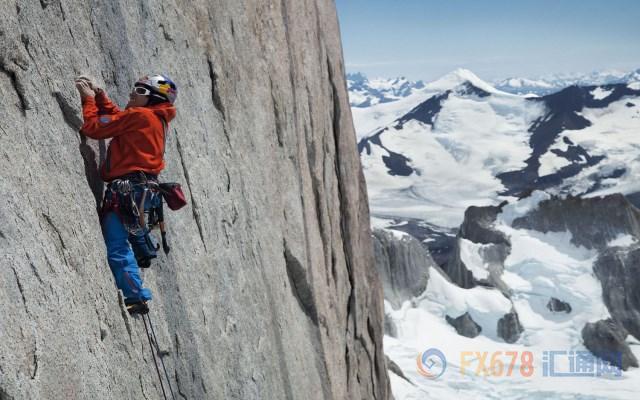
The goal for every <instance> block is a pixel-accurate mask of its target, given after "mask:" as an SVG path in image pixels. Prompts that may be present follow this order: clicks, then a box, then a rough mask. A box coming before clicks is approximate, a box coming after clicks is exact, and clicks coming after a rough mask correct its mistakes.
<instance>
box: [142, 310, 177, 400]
mask: <svg viewBox="0 0 640 400" xmlns="http://www.w3.org/2000/svg"><path fill="white" fill-rule="evenodd" d="M147 320H148V321H149V327H150V328H151V335H152V336H153V341H154V343H155V344H156V350H157V351H158V358H159V359H160V363H161V364H162V370H163V371H164V376H165V378H167V385H169V391H170V392H171V398H172V399H173V400H175V399H176V397H175V395H174V394H173V388H172V387H171V380H170V379H169V374H168V373H167V368H166V367H165V365H164V359H163V358H162V354H161V353H160V346H158V337H157V336H156V331H155V329H153V324H152V323H151V317H150V316H149V314H147ZM156 367H157V365H156Z"/></svg>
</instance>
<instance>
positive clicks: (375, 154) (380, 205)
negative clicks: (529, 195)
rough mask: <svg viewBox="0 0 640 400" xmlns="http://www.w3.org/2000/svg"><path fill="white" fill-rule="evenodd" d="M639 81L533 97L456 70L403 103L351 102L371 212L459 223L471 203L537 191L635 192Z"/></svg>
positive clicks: (493, 201) (638, 161)
mask: <svg viewBox="0 0 640 400" xmlns="http://www.w3.org/2000/svg"><path fill="white" fill-rule="evenodd" d="M636 86H637V84H636V83H632V84H629V85H627V86H625V85H606V86H591V87H575V86H574V87H570V88H567V89H564V90H562V91H560V92H558V93H555V94H552V95H549V96H544V97H541V98H534V99H532V98H527V97H524V96H516V95H512V94H508V93H504V92H501V91H499V90H496V89H494V88H492V87H491V86H490V85H489V84H487V83H486V82H483V81H482V80H481V79H479V78H478V77H477V76H475V75H473V73H471V72H470V71H466V70H457V71H454V72H453V73H451V74H448V75H447V76H445V77H443V78H441V79H439V80H437V81H435V82H431V83H427V84H426V85H425V87H424V88H423V89H421V90H420V91H417V92H416V93H414V94H412V95H411V96H408V97H406V98H403V99H402V100H399V101H397V102H393V103H387V104H379V105H376V106H373V107H369V108H362V109H356V108H354V109H353V114H354V121H355V125H356V129H357V132H358V140H359V150H360V154H361V161H362V164H363V166H364V173H365V177H366V179H367V185H368V190H369V198H370V206H371V210H372V213H373V214H376V215H379V216H383V215H384V216H391V217H396V218H417V219H423V220H426V221H428V222H430V223H433V224H436V225H442V226H446V227H455V226H458V225H459V224H460V222H461V220H462V215H463V212H464V210H465V209H466V208H467V207H468V206H470V205H477V206H482V205H488V204H497V203H499V202H500V201H502V200H504V199H509V198H511V197H512V196H517V195H519V194H521V193H524V192H526V191H528V190H533V189H546V190H550V191H552V192H555V193H571V194H574V195H579V194H591V193H593V195H599V194H606V193H611V192H614V191H621V192H622V193H625V194H629V195H633V194H635V193H638V192H640V185H638V184H636V183H635V182H634V179H633V176H635V175H636V174H637V172H638V171H639V170H640V159H639V158H638V156H637V147H638V145H637V140H635V139H634V138H635V135H636V134H637V132H638V130H639V129H640V90H638V89H636V88H635V87H636Z"/></svg>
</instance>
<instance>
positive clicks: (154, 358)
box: [142, 314, 167, 400]
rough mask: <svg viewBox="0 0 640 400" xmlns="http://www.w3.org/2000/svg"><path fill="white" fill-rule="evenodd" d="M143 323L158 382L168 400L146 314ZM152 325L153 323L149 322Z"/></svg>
mask: <svg viewBox="0 0 640 400" xmlns="http://www.w3.org/2000/svg"><path fill="white" fill-rule="evenodd" d="M142 322H144V330H145V332H147V339H149V347H150V350H151V355H152V356H153V364H154V365H155V366H156V372H157V373H158V380H160V388H162V395H163V396H164V399H165V400H167V393H165V391H164V384H163V383H162V376H160V369H159V368H158V361H157V360H156V354H155V353H154V351H153V343H152V341H151V335H149V329H148V328H147V320H146V319H144V314H142ZM149 323H151V321H149Z"/></svg>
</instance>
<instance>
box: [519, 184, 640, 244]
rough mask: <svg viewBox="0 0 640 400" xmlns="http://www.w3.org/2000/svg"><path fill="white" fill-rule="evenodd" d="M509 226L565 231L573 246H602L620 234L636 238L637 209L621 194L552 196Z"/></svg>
mask: <svg viewBox="0 0 640 400" xmlns="http://www.w3.org/2000/svg"><path fill="white" fill-rule="evenodd" d="M513 227H514V228H525V229H534V230H537V231H539V232H563V231H569V232H571V234H572V240H571V241H572V243H574V244H575V245H577V246H583V247H586V248H588V249H602V248H605V247H607V243H608V242H609V241H611V240H613V239H615V238H617V237H618V236H619V235H621V234H629V235H632V236H635V237H640V210H638V209H637V208H635V207H634V206H633V205H632V204H631V203H630V202H629V200H627V198H626V197H624V196H623V195H621V194H612V195H609V196H605V197H595V198H586V199H583V198H578V197H568V198H566V199H561V198H555V197H554V198H552V199H550V200H545V201H543V202H541V203H540V204H539V206H538V207H537V208H536V209H535V210H533V211H531V212H529V213H528V214H527V215H525V216H524V217H521V218H518V219H516V220H515V221H513Z"/></svg>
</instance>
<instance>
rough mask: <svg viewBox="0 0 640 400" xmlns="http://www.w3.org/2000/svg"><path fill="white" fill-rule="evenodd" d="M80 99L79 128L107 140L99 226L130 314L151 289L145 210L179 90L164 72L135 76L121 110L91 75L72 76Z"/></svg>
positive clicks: (152, 250) (141, 309)
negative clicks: (146, 275)
mask: <svg viewBox="0 0 640 400" xmlns="http://www.w3.org/2000/svg"><path fill="white" fill-rule="evenodd" d="M75 85H76V88H77V89H78V92H79V93H80V98H81V100H82V114H83V117H84V124H83V125H82V128H81V130H80V132H81V133H82V134H84V135H86V136H88V137H90V138H93V139H108V138H111V139H112V140H111V142H110V143H109V147H108V149H107V154H106V157H105V160H104V162H103V163H102V166H101V168H100V175H101V177H102V179H103V180H104V181H105V182H106V183H107V188H106V190H105V193H104V198H103V201H102V210H101V213H100V214H101V216H100V219H101V225H102V233H103V236H104V241H105V245H106V248H107V260H108V263H109V267H110V268H111V272H112V273H113V276H114V278H115V282H116V286H117V287H118V289H120V290H122V293H123V295H124V299H125V300H124V301H125V305H126V306H127V309H128V311H129V313H130V314H134V313H139V314H146V313H147V312H149V307H148V305H147V301H149V300H151V298H152V295H151V291H150V290H149V289H148V288H145V287H144V286H143V282H142V278H141V276H140V269H139V267H148V266H149V263H150V260H151V259H152V258H155V257H156V250H157V247H156V246H155V244H154V243H153V241H152V240H151V238H150V235H149V224H148V219H147V220H145V212H146V213H147V214H148V213H149V211H150V210H151V209H153V207H156V206H157V205H158V203H159V202H161V198H160V195H159V194H158V191H157V190H156V188H157V184H158V174H159V173H160V171H162V169H163V168H164V167H165V162H164V160H163V156H164V150H165V143H166V135H167V132H168V124H169V122H171V120H172V119H173V118H174V117H175V115H176V108H175V106H174V103H175V100H176V97H177V94H178V91H177V87H176V85H175V83H173V82H172V81H171V79H169V78H168V77H166V76H165V75H150V76H144V77H142V78H140V79H139V80H138V81H137V82H136V83H135V84H134V86H133V89H132V90H131V93H130V95H129V102H128V103H127V106H126V108H125V110H124V111H122V110H120V109H119V108H118V106H117V105H115V104H114V103H113V102H112V101H111V100H110V99H109V97H108V96H107V94H106V93H105V91H104V90H103V89H102V88H100V87H98V86H96V84H95V83H94V82H92V81H91V79H89V78H87V77H84V76H81V77H78V78H77V79H76V80H75Z"/></svg>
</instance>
